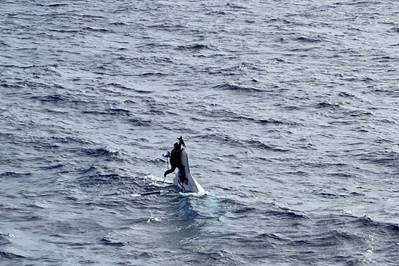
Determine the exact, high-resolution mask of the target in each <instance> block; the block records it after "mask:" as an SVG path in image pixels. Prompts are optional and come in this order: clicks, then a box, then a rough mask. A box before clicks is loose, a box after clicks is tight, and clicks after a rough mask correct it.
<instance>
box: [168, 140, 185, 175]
mask: <svg viewBox="0 0 399 266" xmlns="http://www.w3.org/2000/svg"><path fill="white" fill-rule="evenodd" d="M178 140H179V142H176V143H175V144H174V147H173V150H172V151H171V153H170V166H171V169H169V170H166V171H165V173H164V174H163V176H164V177H166V176H167V175H168V174H170V173H173V172H174V171H175V170H176V168H177V169H179V178H180V182H181V183H187V181H188V179H187V177H186V172H185V169H184V166H183V164H182V162H181V150H182V147H186V144H185V143H184V140H183V138H182V137H181V136H180V138H178Z"/></svg>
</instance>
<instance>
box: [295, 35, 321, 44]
mask: <svg viewBox="0 0 399 266" xmlns="http://www.w3.org/2000/svg"><path fill="white" fill-rule="evenodd" d="M294 40H295V41H298V42H302V43H318V42H321V41H322V40H321V39H319V38H311V37H304V36H301V37H297V38H295V39H294Z"/></svg>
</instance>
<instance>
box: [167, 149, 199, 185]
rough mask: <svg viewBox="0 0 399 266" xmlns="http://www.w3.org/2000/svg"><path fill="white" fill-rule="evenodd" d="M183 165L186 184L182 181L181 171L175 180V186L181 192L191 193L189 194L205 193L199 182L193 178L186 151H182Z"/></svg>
mask: <svg viewBox="0 0 399 266" xmlns="http://www.w3.org/2000/svg"><path fill="white" fill-rule="evenodd" d="M181 163H182V166H183V167H182V169H184V173H185V176H186V177H187V181H186V182H181V181H180V175H181V173H180V171H178V172H177V174H176V176H175V178H174V179H173V184H174V185H175V186H177V187H178V188H179V189H180V190H181V192H185V193H186V192H189V193H204V192H205V190H204V188H203V187H202V186H201V185H200V184H199V183H198V181H197V180H196V179H195V178H194V177H193V176H191V173H190V166H189V164H188V156H187V153H186V151H185V149H182V151H181Z"/></svg>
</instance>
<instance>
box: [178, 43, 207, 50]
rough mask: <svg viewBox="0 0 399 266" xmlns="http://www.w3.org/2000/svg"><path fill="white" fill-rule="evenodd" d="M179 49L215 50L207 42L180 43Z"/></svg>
mask: <svg viewBox="0 0 399 266" xmlns="http://www.w3.org/2000/svg"><path fill="white" fill-rule="evenodd" d="M176 49H177V50H190V51H199V50H214V48H212V47H211V46H209V45H206V44H200V43H195V44H188V45H180V46H177V48H176Z"/></svg>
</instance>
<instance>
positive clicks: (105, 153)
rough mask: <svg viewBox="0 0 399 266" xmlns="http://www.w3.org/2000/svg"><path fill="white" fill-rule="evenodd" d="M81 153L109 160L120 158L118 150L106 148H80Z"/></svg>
mask: <svg viewBox="0 0 399 266" xmlns="http://www.w3.org/2000/svg"><path fill="white" fill-rule="evenodd" d="M80 151H81V152H82V153H83V154H85V155H88V156H91V157H96V158H98V157H103V158H106V159H109V160H122V158H121V157H120V153H119V152H118V151H110V150H108V149H106V148H82V149H81V150H80Z"/></svg>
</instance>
